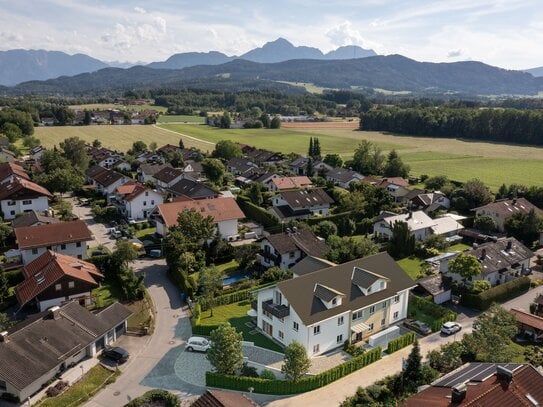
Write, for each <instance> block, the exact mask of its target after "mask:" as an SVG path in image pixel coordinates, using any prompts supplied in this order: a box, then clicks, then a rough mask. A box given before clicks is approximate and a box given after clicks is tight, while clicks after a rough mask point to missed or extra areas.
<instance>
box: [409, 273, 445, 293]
mask: <svg viewBox="0 0 543 407" xmlns="http://www.w3.org/2000/svg"><path fill="white" fill-rule="evenodd" d="M417 283H418V285H420V286H421V287H422V288H424V290H425V291H427V292H428V293H429V294H431V295H438V294H441V293H444V292H445V291H449V290H450V289H451V287H452V278H450V277H446V276H444V275H443V274H441V273H439V274H437V275H435V276H430V277H425V278H421V279H420V280H417Z"/></svg>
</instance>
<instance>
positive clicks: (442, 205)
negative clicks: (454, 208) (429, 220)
mask: <svg viewBox="0 0 543 407" xmlns="http://www.w3.org/2000/svg"><path fill="white" fill-rule="evenodd" d="M406 200H407V205H408V206H409V207H410V208H411V210H414V211H418V210H421V211H424V212H425V213H432V212H435V211H437V210H443V209H444V210H449V209H450V207H451V201H450V200H449V198H447V196H446V195H445V194H444V193H443V192H439V191H435V192H426V191H422V190H420V189H419V190H413V191H411V193H409V194H408V195H407V196H406Z"/></svg>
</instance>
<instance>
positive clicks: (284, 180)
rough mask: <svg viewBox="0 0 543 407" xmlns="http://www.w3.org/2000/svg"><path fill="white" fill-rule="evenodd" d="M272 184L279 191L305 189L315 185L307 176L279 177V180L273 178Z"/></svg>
mask: <svg viewBox="0 0 543 407" xmlns="http://www.w3.org/2000/svg"><path fill="white" fill-rule="evenodd" d="M271 182H272V184H273V185H275V188H277V189H278V190H284V189H297V188H305V187H308V186H311V185H313V183H312V182H311V180H310V179H309V178H308V177H305V176H299V177H277V178H273V179H272V180H271Z"/></svg>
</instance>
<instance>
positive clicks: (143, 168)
mask: <svg viewBox="0 0 543 407" xmlns="http://www.w3.org/2000/svg"><path fill="white" fill-rule="evenodd" d="M164 168H172V166H171V165H170V164H149V163H143V164H141V165H140V166H139V172H140V173H142V174H145V175H150V176H153V175H155V174H156V173H157V172H159V171H161V170H163V169H164Z"/></svg>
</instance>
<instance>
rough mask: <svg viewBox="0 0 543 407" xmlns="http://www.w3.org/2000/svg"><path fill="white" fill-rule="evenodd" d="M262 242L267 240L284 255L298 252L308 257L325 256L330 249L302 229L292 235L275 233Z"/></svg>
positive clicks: (313, 235)
mask: <svg viewBox="0 0 543 407" xmlns="http://www.w3.org/2000/svg"><path fill="white" fill-rule="evenodd" d="M262 240H267V241H268V242H270V244H271V245H272V246H273V247H274V249H275V250H277V252H278V253H279V254H285V253H289V252H293V251H295V250H300V251H302V252H303V253H305V254H307V255H309V256H315V257H322V256H325V255H326V254H327V253H328V252H329V251H330V249H329V248H328V246H327V245H326V243H324V242H323V241H322V240H320V239H319V238H317V236H316V235H315V234H314V233H313V232H312V231H311V230H307V229H302V230H299V231H297V232H292V233H277V234H274V235H270V236H267V237H265V238H263V239H262Z"/></svg>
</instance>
